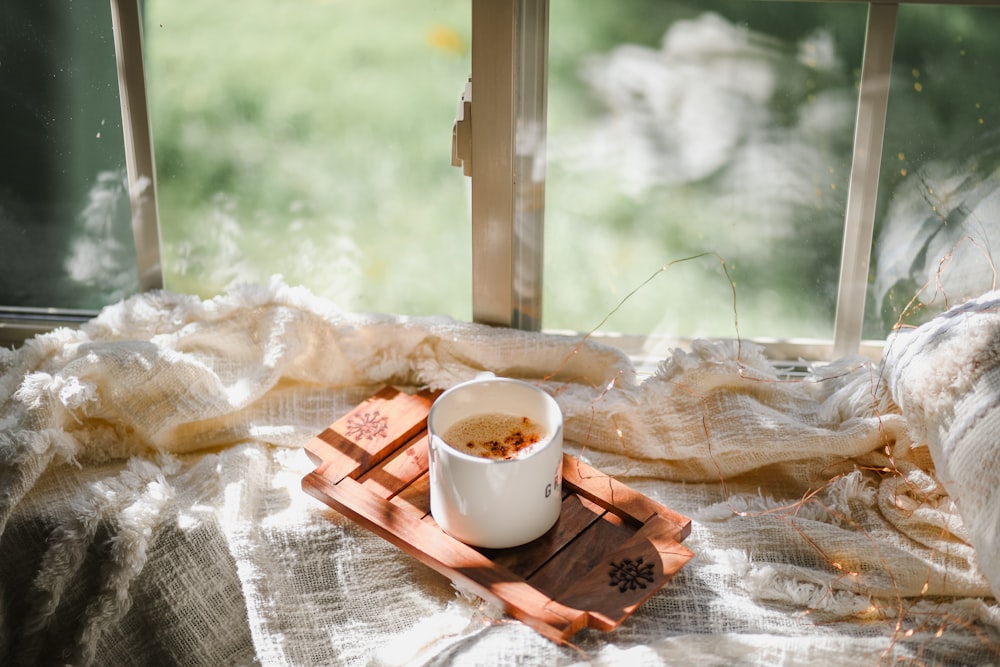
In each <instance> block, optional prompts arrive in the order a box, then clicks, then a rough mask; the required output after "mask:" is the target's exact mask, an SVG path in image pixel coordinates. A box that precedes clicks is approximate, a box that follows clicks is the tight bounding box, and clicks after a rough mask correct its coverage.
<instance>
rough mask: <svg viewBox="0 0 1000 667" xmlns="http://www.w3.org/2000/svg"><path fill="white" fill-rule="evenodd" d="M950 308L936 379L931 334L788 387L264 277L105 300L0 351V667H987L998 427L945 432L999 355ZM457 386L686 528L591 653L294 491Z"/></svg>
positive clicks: (684, 355)
mask: <svg viewBox="0 0 1000 667" xmlns="http://www.w3.org/2000/svg"><path fill="white" fill-rule="evenodd" d="M968 308H970V309H975V306H969V307H968ZM976 312H977V313H979V314H978V315H977V317H978V318H980V319H979V320H977V321H982V323H983V326H982V327H979V328H977V329H976V331H977V332H979V333H976V334H975V335H970V338H969V341H968V342H967V344H966V343H963V342H962V340H961V338H962V336H965V335H966V332H967V331H971V328H969V327H953V328H952V330H951V334H950V335H951V336H952V339H951V341H952V345H953V348H949V349H950V350H952V351H951V352H949V351H948V350H945V348H944V347H939V349H940V350H941V354H942V355H945V356H944V358H951V356H949V355H952V352H953V351H954V349H961V350H966V351H969V353H970V354H971V355H972V357H970V358H974V359H975V362H974V363H972V362H970V365H967V368H975V369H976V374H975V376H974V377H973V376H968V377H966V376H964V375H962V376H961V378H965V379H963V380H962V381H959V380H956V379H953V380H952V381H948V380H947V379H945V377H944V376H942V373H947V372H950V371H948V370H946V364H944V363H943V362H941V363H932V364H929V365H927V367H926V368H924V369H923V370H921V368H920V367H919V366H920V364H918V363H917V362H916V361H914V360H919V359H921V358H922V357H921V356H920V355H919V354H918V349H919V348H920V347H922V346H924V345H925V343H923V342H921V339H920V338H919V336H920V335H922V333H923V332H925V331H927V330H928V329H929V328H930V327H928V329H921V330H918V331H917V332H914V333H913V334H910V336H911V338H910V339H909V340H910V342H909V343H908V344H907V345H906V346H904V345H903V344H902V343H899V344H898V345H897V344H895V343H894V344H893V345H892V346H890V350H896V351H900V350H903V349H904V347H905V350H906V351H907V355H908V356H906V359H907V360H909V361H907V362H906V363H902V362H900V361H899V359H898V358H897V357H895V356H887V360H886V363H885V364H884V365H877V364H872V363H869V362H866V361H863V360H854V359H846V360H840V361H838V362H837V363H836V364H833V365H830V366H826V367H823V368H822V369H816V370H815V371H814V372H813V373H812V374H811V375H810V376H809V377H807V378H805V379H799V380H784V379H782V378H780V377H778V376H777V375H776V374H775V372H774V371H773V370H772V368H771V364H770V363H769V362H768V360H767V359H766V358H765V357H764V355H763V354H762V352H761V350H760V349H758V348H757V347H755V346H753V345H751V344H749V343H743V344H737V343H731V342H726V341H715V342H710V341H696V342H695V343H694V344H693V345H692V346H691V348H690V349H688V350H686V351H681V350H677V351H675V352H673V353H672V354H671V355H670V356H669V357H668V358H667V359H665V360H664V361H663V363H662V364H661V366H660V369H659V372H658V373H657V374H655V375H654V376H652V377H649V378H646V379H642V380H641V381H640V380H639V379H637V378H636V375H635V372H634V369H633V367H632V365H631V364H630V362H629V360H628V359H627V358H626V357H625V356H624V355H622V354H621V353H620V352H618V351H616V350H614V349H611V348H608V347H604V346H602V345H599V344H596V343H593V342H591V341H588V340H581V339H579V338H567V337H562V336H552V335H545V334H537V333H528V332H519V331H511V330H507V329H501V328H492V327H486V326H480V325H474V324H469V323H463V322H457V321H454V320H451V319H448V318H414V317H402V316H390V315H365V314H355V313H345V312H341V311H340V310H338V309H337V308H336V307H335V306H334V305H332V304H330V303H329V302H326V301H323V300H319V299H316V298H314V297H313V296H311V295H310V294H309V293H308V292H306V291H304V290H301V289H297V288H291V287H288V286H287V285H284V284H282V283H281V282H280V281H274V282H272V283H271V284H270V285H267V286H241V287H236V288H233V289H232V290H231V291H230V292H228V293H227V294H225V295H223V296H221V297H218V298H216V299H212V300H207V301H203V300H200V299H196V298H193V297H190V296H182V295H177V294H171V293H168V292H157V293H152V294H146V295H140V296H137V297H133V298H131V299H128V300H126V301H124V302H122V303H120V304H117V305H115V306H112V307H109V308H107V309H106V310H105V311H103V312H102V313H101V315H100V316H99V317H97V318H96V319H95V320H93V321H91V322H88V323H87V324H85V325H84V326H83V327H82V328H81V329H80V330H73V331H71V330H59V331H56V332H53V333H51V334H47V335H44V336H39V337H37V338H35V339H33V340H31V341H29V342H28V343H27V344H26V345H25V346H24V347H22V348H20V349H18V350H16V351H9V350H5V351H2V352H0V371H2V374H0V562H2V564H3V567H2V570H0V610H2V616H0V663H2V664H53V663H58V664H62V663H70V664H95V665H118V664H137V665H146V664H183V665H232V664H235V665H245V664H246V665H250V664H262V665H399V664H427V665H445V664H477V665H478V664H489V665H516V664H522V665H523V664H540V665H578V664H580V665H582V664H599V665H603V664H608V665H610V664H621V665H629V666H630V667H631V666H632V665H647V664H648V665H672V664H705V665H732V664H782V665H798V664H802V665H807V664H809V665H811V664H829V665H848V664H849V665H852V666H856V665H858V664H859V663H860V664H878V663H883V664H884V663H892V662H896V661H903V660H909V659H913V660H918V661H922V662H924V663H927V664H990V663H997V662H1000V608H998V605H997V603H996V594H997V588H998V585H997V580H996V578H995V571H994V570H993V569H992V568H991V566H990V565H989V564H990V563H995V560H989V558H990V557H991V556H993V555H995V553H996V550H995V546H996V543H995V539H996V535H997V531H996V528H997V526H996V507H997V502H996V497H995V496H994V495H990V494H991V493H995V489H996V488H997V483H998V482H1000V479H998V477H1000V470H998V469H997V466H996V462H997V461H998V460H1000V459H998V457H997V456H996V442H995V439H993V440H991V439H990V438H991V435H992V434H993V433H995V431H994V430H993V429H992V426H991V425H992V424H994V423H995V421H993V419H995V418H994V417H993V414H994V413H993V412H991V411H989V410H987V411H988V412H989V414H988V415H986V416H984V417H983V418H982V419H973V418H972V417H971V416H969V415H971V414H972V413H973V412H974V413H975V414H977V415H980V414H982V410H979V408H978V407H976V409H973V408H974V407H975V406H979V407H982V406H987V407H989V406H992V405H993V403H995V401H993V403H991V402H990V399H989V397H990V396H993V397H995V396H996V391H997V387H998V384H997V382H996V381H995V377H996V371H995V368H996V364H995V363H994V361H995V359H996V358H998V357H997V355H996V350H997V349H1000V342H998V341H997V337H996V335H995V333H993V332H995V331H996V330H997V329H996V324H995V319H994V318H995V317H996V316H995V314H994V313H993V311H992V309H991V307H987V308H978V309H976ZM932 324H933V323H932ZM901 336H902V335H901ZM973 345H977V346H979V349H980V352H979V353H975V354H973V353H972V352H971V348H970V347H969V346H973ZM989 369H993V370H989ZM482 370H490V371H493V372H495V373H497V374H498V375H508V376H516V377H522V378H528V379H531V380H533V381H535V382H537V383H538V384H539V385H540V386H542V387H543V388H545V389H546V390H547V391H549V392H550V393H552V394H553V396H555V397H556V399H557V400H558V401H559V403H560V406H561V407H562V409H563V412H564V414H565V416H566V432H565V435H566V440H567V449H568V450H569V451H570V452H571V453H574V454H576V455H578V456H580V457H582V458H584V459H585V460H587V461H588V462H590V463H591V464H592V465H595V466H596V467H598V468H600V469H602V470H604V471H606V472H608V473H610V474H613V475H615V476H616V477H618V478H619V479H621V480H622V481H624V482H625V483H626V484H629V485H631V486H632V487H634V488H635V489H637V490H638V491H640V492H642V493H645V494H647V495H649V496H650V497H652V498H654V499H655V500H658V501H660V502H662V503H664V504H666V505H668V506H670V507H671V508H673V509H675V510H677V511H679V512H681V513H682V514H686V515H688V516H690V517H692V519H693V526H692V534H691V536H690V537H689V538H688V539H687V540H686V542H685V544H686V546H688V547H689V548H690V549H691V550H692V551H693V552H694V553H695V557H694V559H693V560H692V561H691V562H690V563H688V564H687V565H686V566H685V567H684V568H683V569H682V570H681V571H680V572H679V573H678V575H677V576H676V577H675V578H674V579H673V580H672V581H671V582H670V583H669V584H668V585H667V586H666V587H665V588H664V589H662V590H661V591H660V592H659V593H657V594H656V595H655V596H653V597H652V598H651V599H650V600H649V601H648V602H647V603H646V604H644V605H643V606H642V607H640V608H639V609H638V610H637V611H636V612H635V613H634V614H633V615H632V616H631V617H630V618H629V619H627V620H626V621H625V623H624V624H622V626H621V627H619V628H618V629H617V630H615V631H614V632H611V633H602V632H597V631H590V630H584V631H582V632H580V633H578V634H577V635H575V636H574V637H573V638H572V642H573V643H572V645H570V646H557V645H555V644H553V643H552V642H550V641H548V640H546V639H544V638H543V637H541V636H540V635H538V634H537V633H535V632H534V631H533V630H531V629H530V628H528V627H527V626H525V625H523V624H521V623H518V622H516V621H513V620H511V619H509V618H507V617H505V616H504V615H503V614H502V613H501V612H500V611H499V610H497V609H493V608H491V607H490V606H489V605H487V604H485V603H483V601H481V600H478V599H475V598H473V597H469V596H467V595H465V594H463V593H461V592H459V591H456V590H455V589H454V588H453V587H452V586H451V584H450V582H448V581H447V580H446V579H445V578H444V577H442V576H441V575H439V574H437V573H436V572H434V571H432V570H430V569H429V568H427V567H425V566H424V565H422V564H421V563H419V562H418V561H416V560H415V559H413V558H411V557H410V556H408V555H406V554H405V553H403V552H402V551H400V550H398V549H397V548H395V547H394V546H392V545H390V544H389V543H387V542H385V541H384V540H382V539H381V538H379V537H377V536H375V535H373V534H371V533H370V532H368V531H366V530H364V529H363V528H361V527H359V526H357V525H355V524H353V523H352V522H350V521H349V520H347V519H346V518H344V517H342V516H340V515H339V514H337V513H336V512H334V511H333V510H331V509H329V508H327V507H326V506H324V505H323V504H322V503H319V502H318V501H316V500H315V499H313V498H311V497H309V496H307V495H306V494H305V493H303V492H302V491H301V487H300V484H301V479H302V477H303V476H304V475H305V474H307V473H308V472H310V470H311V469H312V467H311V464H310V462H309V461H308V459H307V457H306V456H305V455H304V452H303V451H302V445H304V444H305V442H306V441H307V440H308V439H309V438H310V437H312V436H313V435H314V434H316V433H318V432H319V431H321V430H322V429H323V428H325V427H326V426H327V425H328V424H329V423H331V422H332V421H334V420H335V419H336V418H337V417H339V416H340V415H342V414H344V413H345V412H347V411H348V410H349V409H350V408H351V407H353V406H354V405H356V404H357V403H358V402H359V401H361V400H363V399H364V398H366V397H367V396H369V395H370V394H371V393H373V392H374V391H375V390H377V389H378V388H379V387H381V386H383V385H385V384H394V385H396V386H399V387H401V388H404V389H407V390H411V389H417V388H423V387H430V388H433V389H439V388H445V387H448V386H451V385H452V384H455V383H456V382H459V381H461V380H464V379H468V378H470V377H472V376H474V375H475V374H476V373H477V372H479V371H482ZM956 372H960V369H959V370H958V371H956ZM930 376H933V377H934V378H937V380H936V382H937V384H936V385H935V386H939V387H942V388H948V391H947V392H945V391H943V390H942V391H937V392H936V393H933V395H929V394H924V393H921V392H920V391H918V390H917V388H918V387H924V386H929V384H928V383H929V378H930ZM966 380H967V381H966ZM963 382H964V384H963ZM948 392H950V393H948ZM991 392H992V393H991ZM931 396H932V397H933V400H931ZM988 446H992V448H993V449H989V450H987V449H984V448H985V447H988ZM942 470H947V471H948V476H947V477H943V476H942V475H941V471H942ZM973 481H974V482H975V483H974V484H973V483H972V482H973ZM991 522H992V523H991ZM991 531H992V532H991ZM991 540H993V541H991ZM991 547H993V548H994V550H993V551H992V552H990V551H984V549H988V548H991ZM977 550H978V551H977ZM984 553H985V554H986V555H985V556H984ZM983 571H985V572H986V573H987V575H989V578H988V577H987V576H984V574H983ZM991 581H992V582H993V586H992V588H991V585H990V582H991Z"/></svg>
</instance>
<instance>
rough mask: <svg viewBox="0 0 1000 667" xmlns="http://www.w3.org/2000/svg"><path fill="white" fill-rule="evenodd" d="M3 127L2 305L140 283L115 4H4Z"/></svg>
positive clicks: (65, 300)
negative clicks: (113, 21)
mask: <svg viewBox="0 0 1000 667" xmlns="http://www.w3.org/2000/svg"><path fill="white" fill-rule="evenodd" d="M0 126H2V127H3V128H4V147H3V159H2V160H0V236H2V238H3V242H2V244H0V266H2V269H0V276H2V278H0V308H4V309H11V308H13V309H15V310H20V309H24V308H54V309H66V310H71V309H72V310H76V309H96V308H99V307H101V306H103V305H106V304H107V303H109V302H111V301H114V300H117V299H118V298H120V297H122V296H124V295H126V294H129V293H132V292H134V291H136V290H137V288H138V277H137V271H136V266H135V248H134V243H133V241H132V232H131V210H130V206H129V197H128V188H127V184H126V172H125V152H124V151H125V149H124V140H123V135H122V121H121V105H120V101H119V95H118V78H117V66H116V61H115V44H114V36H113V33H112V29H111V10H110V4H109V3H107V2H104V3H101V2H93V3H92V2H76V3H73V2H63V1H61V0H5V1H4V2H3V3H2V4H0Z"/></svg>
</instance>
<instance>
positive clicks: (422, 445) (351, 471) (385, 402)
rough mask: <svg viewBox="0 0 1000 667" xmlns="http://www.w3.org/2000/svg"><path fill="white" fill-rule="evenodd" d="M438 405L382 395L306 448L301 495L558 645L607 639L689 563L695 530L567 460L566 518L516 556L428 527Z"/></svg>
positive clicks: (427, 398) (429, 396) (425, 395)
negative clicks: (688, 544)
mask: <svg viewBox="0 0 1000 667" xmlns="http://www.w3.org/2000/svg"><path fill="white" fill-rule="evenodd" d="M436 395H437V394H435V393H430V392H422V393H419V394H406V393H404V392H401V391H399V390H398V389H395V388H393V387H386V388H385V389H383V390H382V391H380V392H378V393H377V394H375V395H374V396H372V397H371V398H369V399H368V400H366V401H364V402H363V403H361V404H360V405H358V406H357V407H356V408H354V409H353V410H352V411H351V412H349V413H347V414H346V415H344V416H343V417H342V418H340V419H338V420H337V421H336V422H334V423H333V424H331V425H330V426H329V427H328V428H327V429H326V430H325V431H323V432H322V433H320V434H319V435H318V436H316V437H314V438H313V439H312V440H310V441H309V442H308V443H307V444H306V451H307V452H308V454H309V456H310V458H311V459H312V461H313V462H314V463H315V464H316V466H317V467H316V470H315V471H313V472H311V473H309V474H308V475H306V476H305V477H304V478H303V479H302V488H303V489H304V490H305V491H306V492H307V493H309V494H310V495H312V496H315V497H316V498H318V499H319V500H322V501H323V502H324V503H326V504H327V505H329V506H330V507H332V508H334V509H336V510H337V511H339V512H341V513H342V514H344V515H345V516H347V517H349V518H350V519H352V520H353V521H355V522H357V523H359V524H361V525H362V526H364V527H365V528H368V529H369V530H371V531H373V532H374V533H376V534H378V535H380V536H381V537H383V538H385V539H387V540H389V541H390V542H392V543H393V544H395V545H396V546H397V547H399V548H400V549H402V550H403V551H405V552H407V553H409V554H411V555H412V556H414V557H416V558H417V559H418V560H420V561H421V562H423V563H425V564H427V565H429V566H430V567H432V568H434V569H435V570H437V571H438V572H440V573H441V574H443V575H444V576H446V577H448V578H449V579H451V580H452V581H454V582H455V583H456V585H458V586H459V588H461V589H463V590H468V591H471V592H472V593H475V594H476V595H479V596H480V597H482V598H483V599H485V600H487V601H490V602H493V603H495V604H498V605H501V606H502V608H503V609H504V610H505V611H506V612H507V613H508V614H510V615H511V616H513V617H514V618H517V619H519V620H521V621H523V622H524V623H526V624H528V625H530V626H531V627H533V628H534V629H535V630H537V631H538V632H540V633H541V634H542V635H544V636H546V637H548V638H549V639H551V640H553V641H555V642H558V643H563V642H565V641H567V640H568V638H569V637H571V636H572V635H573V634H574V633H576V632H577V631H578V630H580V629H582V628H584V627H591V628H596V629H599V630H604V631H607V630H612V629H614V628H616V627H618V625H620V624H621V623H622V621H624V620H625V619H626V618H627V617H628V616H629V615H630V614H631V613H632V612H633V611H635V609H636V608H638V607H639V605H641V604H642V603H643V602H645V601H646V600H647V599H648V598H649V597H651V596H652V595H653V594H654V593H656V592H657V591H658V590H659V589H660V588H662V587H663V586H664V585H665V584H666V583H667V582H668V581H669V580H670V578H671V577H672V576H673V575H674V574H675V573H676V572H677V571H678V570H680V569H681V568H682V567H683V566H684V564H685V563H687V562H688V561H689V560H690V559H691V557H692V556H693V554H692V553H691V551H689V550H688V549H687V548H685V547H683V546H681V544H680V542H681V541H682V540H683V539H684V538H685V537H687V536H688V534H689V533H690V531H691V521H690V520H689V519H687V518H686V517H683V516H681V515H679V514H677V513H676V512H674V511H672V510H670V509H668V508H666V507H664V506H663V505H661V504H659V503H656V502H654V501H652V500H650V499H649V498H647V497H645V496H643V495H641V494H639V493H637V492H636V491H634V490H632V489H630V488H629V487H627V486H625V485H623V484H621V483H619V482H617V481H615V480H614V479H613V478H611V477H609V476H608V475H605V474H604V473H601V472H599V471H597V470H595V469H594V468H592V467H590V466H588V465H586V464H585V463H583V462H581V461H580V460H578V459H576V458H574V457H572V456H568V455H567V456H565V458H564V460H563V507H562V513H561V514H560V517H559V520H558V522H557V523H556V525H555V526H553V528H552V529H551V530H549V532H548V533H546V534H545V535H543V536H542V537H540V538H538V539H537V540H535V541H533V542H530V543H529V544H526V545H524V546H520V547H515V548H512V549H500V550H488V549H478V548H473V547H470V546H468V545H466V544H464V543H462V542H459V541H458V540H456V539H454V538H452V537H451V536H449V535H448V534H446V533H445V532H444V531H442V530H441V529H440V528H439V527H438V525H437V523H435V521H434V519H433V517H431V515H430V498H429V496H428V477H427V432H426V423H427V414H428V412H429V410H430V406H431V403H433V401H434V399H435V397H436Z"/></svg>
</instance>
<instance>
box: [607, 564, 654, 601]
mask: <svg viewBox="0 0 1000 667" xmlns="http://www.w3.org/2000/svg"><path fill="white" fill-rule="evenodd" d="M608 575H609V576H610V577H611V581H610V582H608V585H609V586H617V587H618V592H620V593H624V592H625V591H627V590H633V591H634V590H635V589H636V588H645V587H646V584H645V582H647V581H648V582H649V583H652V582H653V578H654V577H653V564H652V563H643V562H642V558H639V559H637V560H634V561H633V560H631V559H629V558H626V559H624V560H622V562H620V563H611V571H610V572H608Z"/></svg>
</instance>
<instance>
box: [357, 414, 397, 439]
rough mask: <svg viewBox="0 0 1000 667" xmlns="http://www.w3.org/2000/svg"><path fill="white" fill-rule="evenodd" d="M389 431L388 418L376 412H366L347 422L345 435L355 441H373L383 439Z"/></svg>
mask: <svg viewBox="0 0 1000 667" xmlns="http://www.w3.org/2000/svg"><path fill="white" fill-rule="evenodd" d="M388 430H389V418H388V417H385V416H383V415H382V414H380V413H379V411H378V410H373V411H372V412H366V413H365V414H363V415H361V416H360V417H351V418H350V419H349V420H348V421H347V435H348V437H351V438H354V439H355V440H374V439H375V438H382V437H385V434H386V433H387V432H388Z"/></svg>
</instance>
